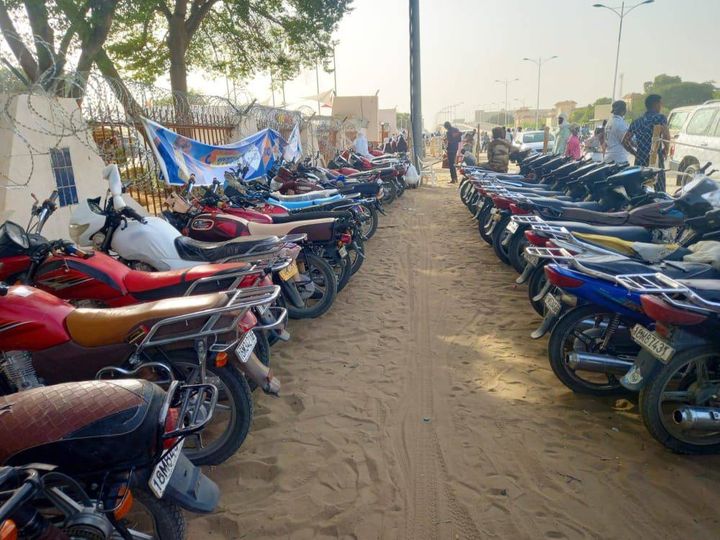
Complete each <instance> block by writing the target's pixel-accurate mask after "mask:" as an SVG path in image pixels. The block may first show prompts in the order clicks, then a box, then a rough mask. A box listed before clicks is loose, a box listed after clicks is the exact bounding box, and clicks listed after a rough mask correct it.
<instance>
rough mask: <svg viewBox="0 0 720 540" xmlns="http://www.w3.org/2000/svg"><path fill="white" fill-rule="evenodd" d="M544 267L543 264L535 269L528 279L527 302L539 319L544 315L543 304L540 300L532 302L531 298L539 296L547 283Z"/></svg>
mask: <svg viewBox="0 0 720 540" xmlns="http://www.w3.org/2000/svg"><path fill="white" fill-rule="evenodd" d="M544 267H545V265H544V264H541V265H539V266H537V267H535V270H533V273H532V274H530V279H528V300H530V305H531V306H532V308H533V309H534V310H535V313H537V314H538V315H540V316H541V317H543V316H544V315H545V303H544V302H543V299H542V298H541V299H540V300H533V298H535V297H536V296H537V295H538V294H540V291H542V290H543V287H544V286H545V283H547V276H546V275H545V268H544Z"/></svg>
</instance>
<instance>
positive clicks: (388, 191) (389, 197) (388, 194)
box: [382, 181, 397, 204]
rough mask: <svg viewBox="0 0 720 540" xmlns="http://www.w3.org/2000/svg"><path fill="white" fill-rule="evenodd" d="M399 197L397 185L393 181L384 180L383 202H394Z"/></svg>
mask: <svg viewBox="0 0 720 540" xmlns="http://www.w3.org/2000/svg"><path fill="white" fill-rule="evenodd" d="M396 198H397V186H396V185H395V183H394V182H392V181H385V182H383V198H382V203H383V204H392V202H393V201H394V200H395V199H396Z"/></svg>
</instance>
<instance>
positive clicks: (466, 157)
mask: <svg viewBox="0 0 720 540" xmlns="http://www.w3.org/2000/svg"><path fill="white" fill-rule="evenodd" d="M460 153H461V154H462V163H463V164H464V165H468V166H470V167H475V166H476V165H477V160H476V159H475V156H473V155H472V152H471V151H470V150H467V149H465V148H464V149H463V150H461V152H460Z"/></svg>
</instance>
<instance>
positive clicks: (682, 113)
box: [668, 99, 720, 175]
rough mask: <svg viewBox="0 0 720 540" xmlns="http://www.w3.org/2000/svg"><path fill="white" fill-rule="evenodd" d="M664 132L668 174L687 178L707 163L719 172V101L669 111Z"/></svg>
mask: <svg viewBox="0 0 720 540" xmlns="http://www.w3.org/2000/svg"><path fill="white" fill-rule="evenodd" d="M678 126H679V127H678ZM668 128H669V129H670V135H671V137H672V138H673V141H674V142H673V144H671V145H670V168H671V169H672V170H674V171H680V172H684V173H686V174H688V175H691V174H694V173H695V172H696V171H697V170H698V169H699V168H700V167H702V166H703V165H705V164H706V163H707V162H708V161H710V162H712V163H713V165H714V167H713V168H716V169H720V100H717V99H716V100H711V101H706V102H705V103H703V104H702V105H697V106H695V107H679V108H677V109H673V110H672V111H671V112H670V115H669V117H668Z"/></svg>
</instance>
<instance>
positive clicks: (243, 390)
mask: <svg viewBox="0 0 720 540" xmlns="http://www.w3.org/2000/svg"><path fill="white" fill-rule="evenodd" d="M170 364H171V366H172V368H173V369H174V371H175V374H176V376H177V377H178V379H180V380H182V381H184V382H187V383H191V384H192V383H197V382H199V377H198V376H197V375H198V374H197V370H198V365H197V364H198V362H197V355H196V353H195V351H194V350H185V351H177V352H173V353H172V356H171V357H170ZM206 371H207V379H208V381H209V382H211V383H213V384H215V386H217V387H218V389H219V390H220V397H219V399H218V405H217V407H216V409H215V413H214V414H213V417H217V416H218V410H217V409H218V408H219V407H220V406H221V404H222V402H223V401H228V400H232V401H230V403H227V404H226V407H227V409H226V410H227V411H228V412H229V414H230V422H229V423H228V428H227V429H226V430H225V431H224V433H223V434H222V436H221V437H219V438H218V440H217V441H213V443H211V444H210V445H208V446H205V447H204V448H201V449H199V450H195V449H193V448H189V447H188V445H187V444H185V447H184V448H183V452H185V455H186V456H187V457H188V459H189V460H190V461H192V462H193V463H194V464H195V465H219V464H220V463H223V462H224V461H226V460H227V459H228V458H230V457H231V456H232V455H233V454H234V453H235V452H237V450H238V449H239V448H240V446H241V445H242V443H243V442H244V441H245V439H246V438H247V436H248V433H249V432H250V426H251V425H252V419H253V401H252V392H251V390H250V386H249V385H248V382H247V380H246V379H245V376H244V375H243V374H242V373H241V372H240V371H239V370H238V368H236V367H235V366H234V365H233V364H232V363H231V362H228V363H227V364H226V365H225V366H224V367H221V368H218V367H215V366H213V365H212V362H208V365H207V366H206ZM219 383H221V384H222V386H220V384H219ZM211 426H212V420H211V424H210V425H209V426H207V427H206V428H205V430H203V431H207V430H208V429H212V427H211Z"/></svg>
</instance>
